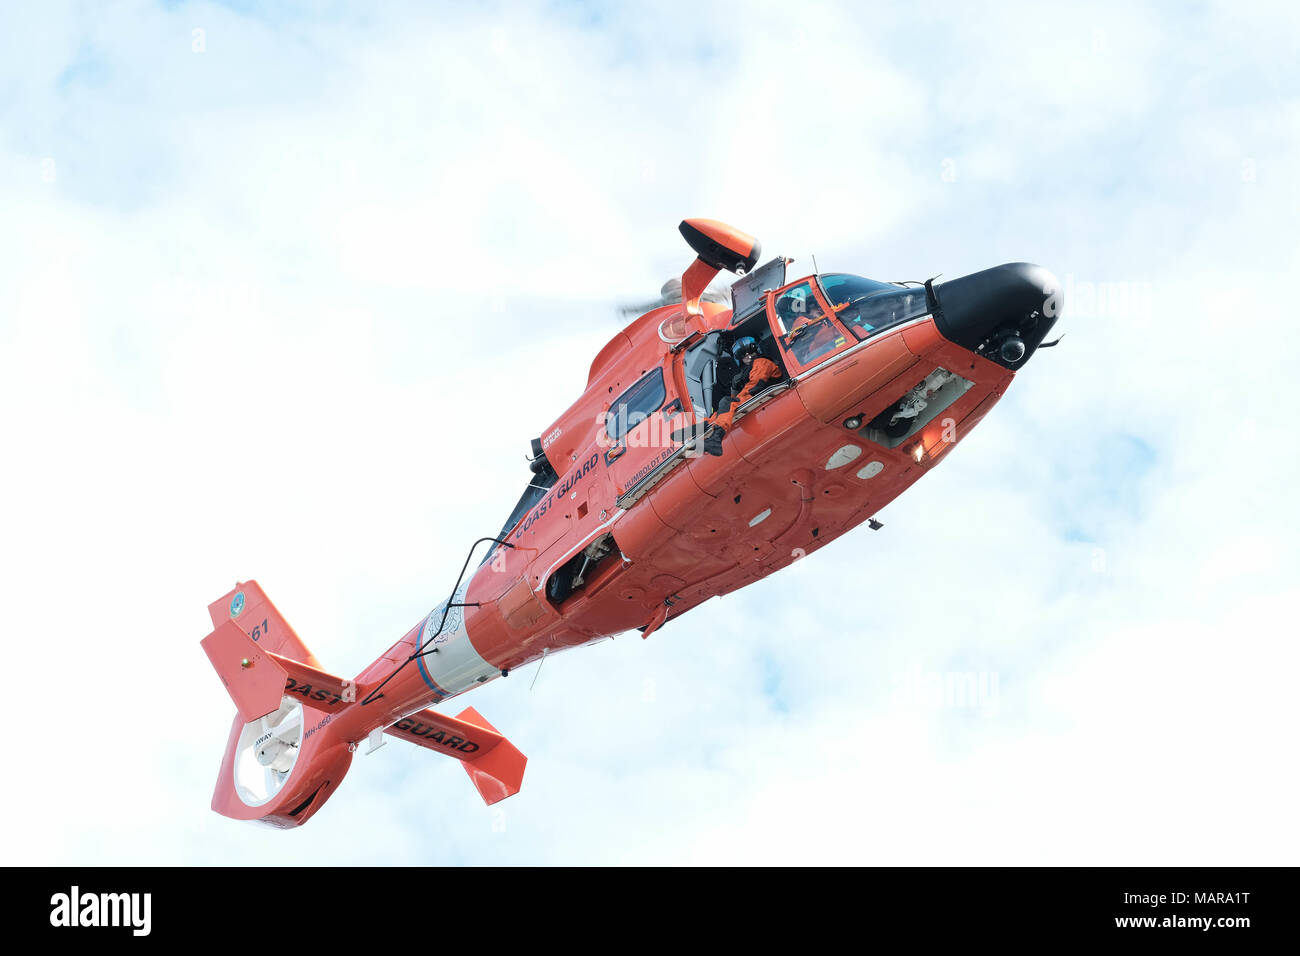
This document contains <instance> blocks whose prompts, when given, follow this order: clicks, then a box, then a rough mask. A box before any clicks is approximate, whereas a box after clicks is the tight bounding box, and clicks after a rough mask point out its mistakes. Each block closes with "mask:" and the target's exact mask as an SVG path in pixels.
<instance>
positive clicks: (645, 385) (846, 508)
mask: <svg viewBox="0 0 1300 956" xmlns="http://www.w3.org/2000/svg"><path fill="white" fill-rule="evenodd" d="M678 229H679V231H680V233H681V235H682V237H683V238H684V239H685V240H686V242H687V244H688V245H689V246H690V248H691V250H692V251H693V252H694V253H695V258H694V260H692V261H691V262H690V264H689V265H688V267H687V268H686V270H685V271H684V272H683V274H682V276H681V279H680V281H679V282H674V283H670V284H669V285H668V286H665V289H664V290H663V294H662V295H661V298H660V299H659V300H656V301H655V302H650V303H644V305H646V306H648V307H649V308H647V309H646V310H645V311H644V312H643V313H642V314H640V315H638V316H637V317H636V318H635V319H633V320H632V321H630V322H629V323H628V324H627V325H626V326H625V327H624V328H623V329H621V330H620V331H618V332H617V333H616V334H615V335H614V336H613V337H612V338H611V339H610V340H609V342H608V344H606V345H605V347H604V348H602V349H601V350H600V351H599V352H598V353H597V354H596V356H595V358H594V359H593V360H592V363H591V367H590V370H589V372H588V375H587V382H586V386H585V388H584V389H583V391H582V393H581V395H580V396H579V397H578V398H577V400H576V401H574V402H573V404H572V405H570V406H569V407H568V408H567V409H565V410H564V411H563V412H562V413H561V414H560V415H559V416H558V417H557V418H556V419H555V420H554V421H552V422H551V423H549V424H547V425H545V426H544V427H542V428H540V429H539V431H538V432H537V435H538V437H537V438H534V439H533V440H532V442H531V457H530V460H529V461H530V463H529V474H528V476H527V483H526V486H525V489H524V492H523V494H522V495H521V497H520V498H519V501H518V502H517V504H516V505H515V507H514V509H513V510H512V511H511V512H510V513H509V517H508V518H507V519H506V521H505V523H504V525H503V526H502V528H501V531H500V533H498V534H496V535H494V536H491V537H484V538H480V539H479V540H478V541H476V542H475V543H474V545H473V546H472V547H471V548H470V551H469V554H468V555H467V556H466V559H465V563H464V566H463V567H462V569H461V574H460V577H459V578H457V580H456V583H455V585H454V586H453V587H452V588H451V590H450V592H449V594H448V597H447V599H446V600H444V601H443V602H442V603H440V604H438V605H437V606H436V607H435V608H434V609H433V610H432V611H430V612H429V614H428V615H426V616H425V617H424V618H423V619H422V620H420V621H419V622H418V623H417V624H416V625H415V626H414V627H412V628H411V629H410V630H409V631H408V632H407V633H406V634H405V635H404V636H402V637H401V638H400V639H399V640H398V641H397V642H396V643H394V644H393V645H392V646H391V647H390V648H388V649H387V650H386V651H384V652H383V653H382V654H380V655H379V656H378V657H377V658H376V659H375V660H374V662H373V663H371V664H370V665H369V666H367V667H366V668H364V669H363V670H362V671H361V672H360V673H359V674H357V675H356V676H355V677H353V678H348V679H344V678H341V677H339V676H336V675H333V674H331V673H329V672H327V671H326V670H324V669H323V667H322V665H321V663H320V662H319V661H318V660H317V659H316V658H315V657H314V656H313V655H312V653H311V652H310V650H308V648H307V645H306V644H305V643H304V642H303V641H302V640H301V639H300V638H299V637H298V635H297V634H296V633H295V632H294V631H293V629H292V628H291V627H290V626H289V624H288V623H287V621H286V620H285V619H284V617H283V616H282V615H281V614H280V612H279V611H278V610H277V609H276V607H275V605H274V604H273V603H272V602H271V600H270V598H268V597H267V595H266V593H265V592H264V591H263V590H262V588H261V587H260V586H259V585H258V583H257V582H256V581H254V580H250V581H246V582H241V583H238V584H236V585H235V587H234V588H233V589H232V590H231V591H229V592H228V593H226V594H225V595H223V596H222V597H220V598H218V599H217V600H216V601H215V602H213V603H212V604H211V605H210V606H209V614H210V616H211V619H212V626H213V630H212V631H211V633H209V634H208V635H207V637H205V638H203V640H202V642H201V643H202V646H203V648H204V650H205V652H206V653H207V655H208V658H209V660H210V661H211V663H212V665H213V667H214V668H215V669H216V671H217V674H218V675H219V676H220V678H221V680H222V682H223V683H224V684H225V686H226V689H227V691H228V693H229V694H230V696H231V698H232V699H233V701H234V704H235V707H236V710H237V714H236V716H235V718H234V722H233V724H232V726H231V730H230V735H229V739H228V743H227V747H226V751H225V754H224V758H223V761H222V765H221V770H220V773H219V776H218V779H217V784H216V789H215V792H214V794H213V799H212V809H213V810H215V811H216V812H218V813H220V814H223V815H225V816H227V817H231V818H235V819H240V820H257V821H260V822H263V823H266V824H269V825H272V826H276V827H281V828H288V827H296V826H300V825H301V824H303V823H305V822H306V821H307V820H308V819H309V818H310V817H311V816H312V815H313V814H315V813H316V811H317V810H319V809H320V807H321V806H322V805H323V804H324V802H325V801H326V800H327V799H328V798H329V796H330V795H332V794H333V792H334V791H335V790H336V789H337V788H338V786H339V784H340V782H341V781H342V780H343V777H344V775H345V774H346V773H347V771H348V768H349V767H350V765H351V762H352V759H353V755H354V754H355V752H356V751H357V750H358V748H359V747H360V746H361V745H362V744H365V745H366V746H367V747H368V751H367V752H370V751H373V750H374V749H375V748H377V747H378V746H381V745H382V744H383V743H384V742H385V741H386V739H387V738H389V737H392V738H398V739H402V740H405V741H407V742H409V743H412V744H415V745H417V746H420V747H423V748H425V749H428V750H433V751H436V752H439V753H442V754H445V755H447V756H449V757H453V758H455V759H456V760H458V761H460V762H461V765H462V766H463V767H464V769H465V771H466V773H467V774H468V775H469V777H470V779H471V781H472V782H473V783H474V785H475V787H476V788H477V790H478V792H479V794H480V796H481V797H482V798H483V800H484V801H485V802H486V803H488V804H492V803H495V802H497V801H499V800H502V799H505V798H506V797H509V796H511V795H513V794H516V793H518V792H519V790H520V788H521V786H522V781H523V774H524V769H525V766H526V764H527V758H526V757H525V756H524V755H523V753H522V752H520V750H519V749H518V748H517V747H515V745H514V744H512V743H511V742H510V741H509V740H508V739H506V737H505V736H504V735H502V734H501V732H500V731H498V730H497V728H496V727H494V726H493V725H492V724H490V723H489V722H488V721H487V720H486V719H485V718H484V717H482V715H480V714H479V713H478V711H476V710H475V709H474V708H473V707H468V708H466V709H464V710H463V711H461V712H460V713H459V714H457V715H456V716H454V717H453V716H451V715H449V714H446V713H442V712H439V711H437V710H434V709H433V708H434V707H436V706H438V705H440V704H443V703H444V702H446V701H448V700H450V699H451V698H453V697H459V696H461V695H462V694H465V693H466V692H468V691H471V690H474V689H475V688H477V687H479V686H481V685H482V684H484V683H487V682H489V681H492V680H495V679H497V678H499V677H504V676H507V675H508V674H509V673H510V672H511V671H513V670H516V669H518V668H520V667H523V666H524V665H526V664H529V663H531V662H534V661H538V660H541V659H543V658H545V657H546V656H548V655H550V654H553V653H556V652H558V651H562V650H566V649H568V648H573V647H580V646H583V645H586V644H591V643H593V642H595V641H598V640H602V639H605V638H608V637H611V636H613V635H617V634H620V633H624V632H628V631H639V632H640V633H641V636H642V637H643V638H649V637H650V636H651V635H653V634H655V633H656V632H658V631H659V630H660V629H661V628H663V627H665V626H666V625H668V624H670V623H673V622H676V621H677V620H678V619H679V618H681V617H682V616H683V615H685V614H686V613H687V612H689V611H690V610H691V609H692V608H695V607H697V606H699V605H700V604H701V603H703V602H704V601H706V600H708V599H710V598H712V597H717V596H720V595H725V594H730V593H732V592H734V591H738V590H740V589H741V588H744V587H746V586H747V585H750V584H753V583H754V582H755V581H759V580H761V579H762V578H765V577H767V576H768V575H770V574H773V573H775V572H778V571H780V570H782V569H783V568H785V567H787V566H789V565H790V564H791V563H793V562H794V561H796V560H800V559H803V558H806V557H808V556H810V555H812V554H813V553H814V552H816V551H817V550H819V549H820V548H822V547H824V546H825V545H826V544H828V543H829V542H831V541H834V540H835V539H836V538H838V537H840V536H841V535H843V534H846V533H848V532H849V531H851V530H853V529H854V528H856V527H857V526H859V525H861V524H867V525H868V527H869V528H871V529H873V530H878V529H879V528H880V527H881V526H882V525H881V523H880V522H879V521H878V520H877V519H876V517H875V516H876V514H877V513H878V512H879V511H880V510H881V509H882V508H884V507H885V506H886V505H887V504H889V503H890V502H891V501H893V500H894V499H895V498H897V497H898V496H899V495H901V494H902V493H903V492H904V491H906V490H907V489H909V488H910V487H911V486H912V485H913V484H914V483H915V482H916V481H917V480H918V479H920V478H921V477H922V476H923V475H925V474H927V473H928V472H929V471H931V470H932V469H933V468H935V467H937V466H938V465H939V464H940V462H942V461H943V459H944V458H945V457H946V456H947V455H948V453H949V452H950V451H951V449H952V448H953V447H954V446H955V445H956V444H958V443H959V442H960V441H962V440H963V439H964V438H965V436H966V435H968V434H969V433H970V431H971V430H972V429H973V428H974V427H975V426H976V425H978V424H979V422H980V421H981V420H982V419H983V418H984V417H985V416H986V415H987V414H988V413H989V412H990V411H991V410H992V408H993V406H994V405H996V404H997V402H998V401H999V400H1000V399H1001V398H1002V396H1003V395H1004V394H1005V392H1006V390H1007V388H1008V387H1009V386H1010V384H1011V382H1012V380H1013V379H1014V378H1015V376H1016V374H1017V373H1018V372H1019V371H1020V370H1021V369H1022V368H1024V366H1025V365H1026V364H1027V363H1028V362H1029V360H1030V359H1031V358H1032V357H1033V355H1034V354H1035V353H1036V351H1037V350H1038V349H1039V348H1047V347H1051V346H1053V345H1055V344H1056V342H1048V341H1045V339H1046V337H1047V335H1048V334H1049V332H1050V331H1051V329H1052V328H1053V326H1054V325H1055V323H1056V322H1057V320H1058V318H1059V316H1060V312H1061V306H1062V300H1061V293H1060V284H1059V283H1058V282H1057V280H1056V277H1055V276H1054V275H1052V273H1051V272H1049V271H1048V270H1047V269H1045V268H1043V267H1041V266H1037V265H1032V264H1030V263H1024V262H1017V263H1007V264H1003V265H998V266H994V267H992V268H989V269H985V270H983V271H980V272H976V273H972V274H970V275H967V276H963V277H961V278H957V279H952V280H949V281H945V282H936V281H934V280H933V279H930V280H927V281H924V282H883V281H878V280H874V279H868V278H864V277H862V276H858V275H852V274H848V273H825V274H820V273H814V274H810V275H804V276H799V277H797V278H794V279H791V278H790V277H789V276H788V275H787V271H788V266H789V265H790V264H791V263H792V262H793V260H791V259H787V258H785V257H784V256H778V257H775V258H772V259H770V260H768V261H767V262H765V263H763V264H762V265H760V264H759V260H760V258H761V251H760V244H759V242H758V240H757V239H755V238H754V237H752V236H750V235H748V234H746V233H744V232H741V231H740V230H738V229H736V228H734V227H732V226H729V225H727V224H725V223H722V222H718V221H716V220H711V219H687V220H684V221H683V222H682V223H681V224H680V225H679V227H678ZM724 270H725V271H728V272H732V273H734V274H735V275H736V276H737V278H736V280H735V281H734V282H732V283H731V285H730V288H729V289H727V290H724V294H722V295H719V294H717V293H716V290H715V289H712V288H711V287H710V283H711V282H713V280H714V279H715V278H716V277H717V276H718V275H719V274H721V273H722V272H723V271H724ZM637 311H639V310H637ZM1057 341H1059V339H1058V340H1057ZM759 362H765V363H766V364H764V365H763V366H762V368H763V369H764V370H765V374H766V377H764V378H762V379H761V380H754V381H747V380H746V376H747V375H751V374H753V371H752V370H753V369H756V368H758V367H759ZM738 382H739V383H740V385H739V387H738V386H737V383H738ZM724 423H725V427H724ZM480 546H485V548H484V550H483V553H482V557H481V559H480V563H479V564H478V565H476V566H475V567H474V569H473V570H472V571H471V570H470V564H471V561H472V559H473V557H474V555H475V554H476V553H478V551H479V548H480Z"/></svg>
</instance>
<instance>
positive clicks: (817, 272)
mask: <svg viewBox="0 0 1300 956" xmlns="http://www.w3.org/2000/svg"><path fill="white" fill-rule="evenodd" d="M812 261H813V272H815V273H816V274H817V275H821V274H822V270H821V269H818V268H817V256H816V255H815V254H814V255H813V257H812Z"/></svg>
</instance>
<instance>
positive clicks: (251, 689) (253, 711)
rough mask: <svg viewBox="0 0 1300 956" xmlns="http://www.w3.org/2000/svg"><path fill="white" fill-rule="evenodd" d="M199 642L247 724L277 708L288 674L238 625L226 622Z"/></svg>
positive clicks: (272, 656) (272, 655)
mask: <svg viewBox="0 0 1300 956" xmlns="http://www.w3.org/2000/svg"><path fill="white" fill-rule="evenodd" d="M199 643H201V644H202V645H203V650H204V651H205V652H206V653H207V655H208V660H210V661H211V662H212V666H213V667H214V668H215V669H216V671H217V676H218V677H220V678H221V682H222V683H223V684H225V685H226V691H227V692H228V693H229V694H230V698H231V700H233V701H234V702H235V708H236V709H237V710H238V711H239V716H240V717H242V718H243V719H244V721H245V722H246V723H252V722H253V721H255V720H258V719H260V718H262V717H265V716H266V715H267V714H269V713H271V712H272V711H274V710H277V709H278V708H279V706H280V699H281V697H282V696H283V695H284V687H285V683H286V681H287V680H288V675H287V674H285V672H284V668H282V667H281V666H280V665H279V663H278V662H277V661H276V659H275V655H274V654H271V653H270V652H268V651H264V650H262V649H261V648H260V647H258V646H257V645H256V644H255V643H253V641H252V640H250V639H249V637H248V635H247V634H245V633H244V632H243V630H242V629H241V628H240V627H239V625H238V624H236V623H235V622H234V621H226V622H225V623H224V624H222V625H221V626H219V627H218V628H217V629H216V630H215V631H213V632H212V633H211V634H209V635H208V636H207V637H205V638H204V639H203V640H202V641H200V642H199Z"/></svg>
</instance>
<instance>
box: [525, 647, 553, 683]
mask: <svg viewBox="0 0 1300 956" xmlns="http://www.w3.org/2000/svg"><path fill="white" fill-rule="evenodd" d="M549 650H550V648H549V647H543V648H542V659H541V660H540V661H538V662H537V670H535V671H533V682H532V683H531V684H529V685H528V689H529V690H532V689H533V687H535V686H536V685H537V675H538V674H540V673H541V672H542V665H543V664H545V663H546V652H547V651H549Z"/></svg>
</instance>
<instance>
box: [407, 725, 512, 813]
mask: <svg viewBox="0 0 1300 956" xmlns="http://www.w3.org/2000/svg"><path fill="white" fill-rule="evenodd" d="M386 733H389V734H392V735H393V736H394V737H400V738H401V739H402V740H409V741H410V742H411V743H413V744H417V745H419V746H421V747H425V748H427V749H429V750H436V751H439V752H440V753H445V754H446V755H447V756H449V757H455V758H456V759H457V760H459V761H461V763H462V765H463V766H464V767H465V772H466V773H468V774H469V778H470V779H471V780H472V781H474V786H475V787H476V788H477V789H478V792H479V796H481V797H482V798H483V802H484V803H486V804H488V805H491V804H493V803H496V802H497V801H498V800H504V799H505V798H506V797H510V796H513V795H514V794H516V793H518V792H519V788H520V787H521V786H522V785H523V779H524V767H525V766H526V765H527V763H528V758H527V757H525V756H524V755H523V754H522V753H520V752H519V749H518V748H517V747H515V745H514V744H512V743H511V742H510V741H508V740H506V738H505V737H503V736H501V734H500V733H498V732H497V729H496V728H495V727H493V726H492V725H491V724H489V723H488V722H487V721H486V720H485V719H484V718H483V716H482V715H481V714H479V712H478V711H476V710H475V709H474V708H473V707H467V708H465V709H464V710H463V711H461V712H460V714H459V715H457V716H456V717H448V716H447V715H446V714H440V713H438V712H437V711H434V710H422V711H420V712H419V713H418V714H411V715H410V716H409V717H403V718H402V719H401V720H399V721H398V722H397V723H395V724H393V725H392V726H391V727H389V728H388V729H387V731H386Z"/></svg>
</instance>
